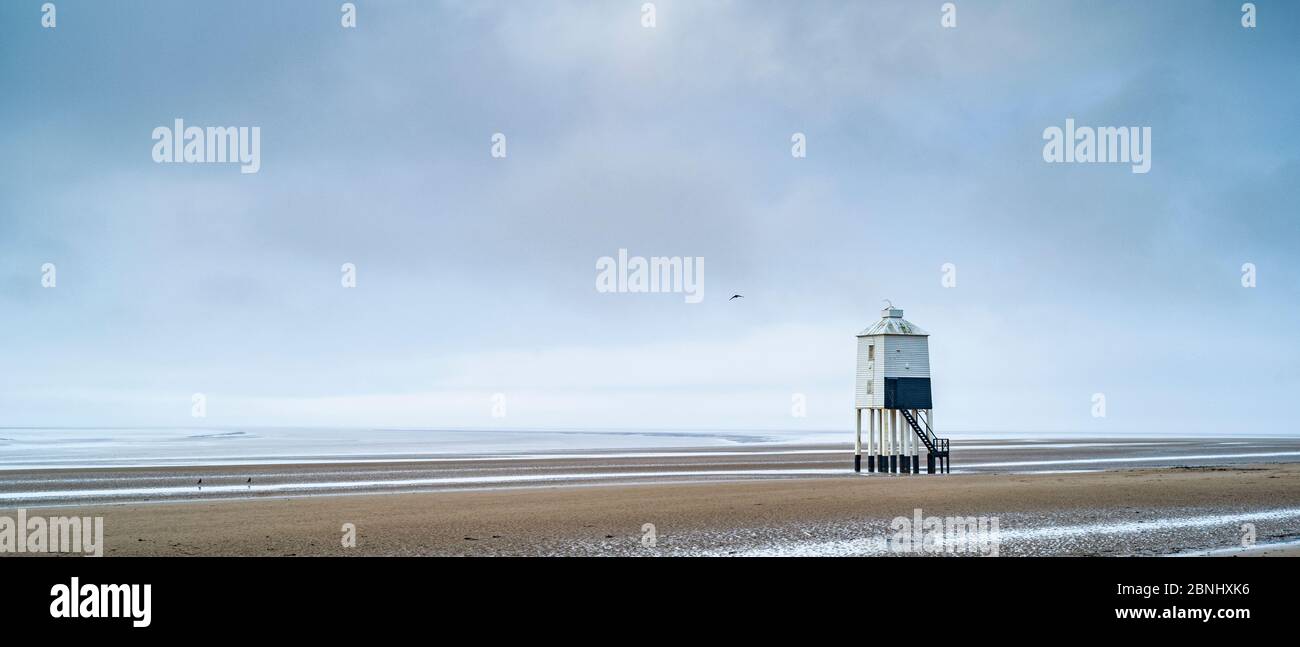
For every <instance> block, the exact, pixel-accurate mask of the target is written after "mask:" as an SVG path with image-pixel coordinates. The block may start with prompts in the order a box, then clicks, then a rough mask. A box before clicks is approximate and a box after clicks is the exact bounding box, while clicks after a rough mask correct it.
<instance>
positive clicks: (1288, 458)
mask: <svg viewBox="0 0 1300 647" xmlns="http://www.w3.org/2000/svg"><path fill="white" fill-rule="evenodd" d="M852 459H853V456H852V449H851V447H850V446H849V445H838V446H835V445H781V444H738V445H736V446H733V447H724V448H719V447H699V448H690V447H685V448H656V449H645V450H620V451H603V452H579V453H561V452H537V453H517V454H496V455H474V454H466V455H442V456H419V455H400V456H389V457H384V458H366V457H362V456H354V457H346V458H342V459H339V460H334V461H330V462H290V463H283V464H263V463H260V462H249V463H244V464H221V465H210V466H203V465H200V466H156V467H147V466H144V467H101V468H63V469H8V470H3V469H0V510H2V509H7V508H18V507H38V506H39V507H53V506H64V505H76V506H82V505H98V504H107V503H122V504H127V503H162V502H184V501H212V500H228V499H257V498H271V497H276V498H283V497H304V496H327V495H344V494H348V495H356V494H371V493H373V494H378V493H389V494H396V493H413V492H438V491H459V490H488V489H515V490H523V489H529V488H538V487H581V486H613V485H643V484H651V483H686V482H709V483H723V482H734V481H758V480H809V479H841V478H844V477H846V476H851V475H852V471H851V469H850V468H851V466H852ZM1275 462H1276V463H1281V462H1300V439H1278V438H1272V439H1268V438H1259V439H1249V438H1246V439H1243V438H1235V439H1193V440H1187V439H1169V438H1163V439H1162V438H1149V439H1140V438H1139V439H1126V440H1115V439H1108V440H1107V439H1074V440H1059V441H1030V440H1019V441H1012V440H997V441H980V440H966V441H954V442H953V461H952V469H953V473H952V474H951V476H952V477H957V476H967V475H973V474H986V473H997V474H1033V473H1045V472H1047V473H1077V472H1087V471H1102V470H1115V469H1128V468H1140V467H1179V466H1193V467H1195V466H1229V465H1242V464H1249V463H1275ZM866 464H867V461H866V460H865V459H864V461H863V465H864V469H865V466H866ZM862 478H877V479H890V478H906V477H902V476H896V475H895V476H886V475H863V476H862ZM918 478H925V476H924V475H922V476H921V477H918ZM200 480H202V483H200Z"/></svg>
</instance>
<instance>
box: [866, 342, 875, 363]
mask: <svg viewBox="0 0 1300 647" xmlns="http://www.w3.org/2000/svg"><path fill="white" fill-rule="evenodd" d="M875 360H876V347H875V346H867V361H868V362H873V361H875Z"/></svg>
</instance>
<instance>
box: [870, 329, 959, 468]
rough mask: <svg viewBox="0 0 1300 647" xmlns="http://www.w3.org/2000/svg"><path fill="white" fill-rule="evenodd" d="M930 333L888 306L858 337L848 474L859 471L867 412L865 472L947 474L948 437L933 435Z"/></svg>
mask: <svg viewBox="0 0 1300 647" xmlns="http://www.w3.org/2000/svg"><path fill="white" fill-rule="evenodd" d="M929 337H930V335H929V333H927V332H925V331H924V330H921V329H920V328H917V327H916V326H915V325H913V324H912V323H910V322H908V321H907V320H905V319H903V311H902V309H900V308H895V307H893V305H892V304H891V305H890V306H889V307H887V308H885V309H884V310H881V311H880V321H878V322H876V323H875V325H872V326H871V327H869V328H867V329H866V330H864V331H862V332H860V333H858V380H857V391H856V392H855V394H854V410H855V412H856V414H857V418H858V435H857V441H856V442H855V443H854V445H853V471H855V472H861V471H862V412H863V410H865V411H866V412H867V471H868V472H876V471H879V472H888V473H903V474H918V473H920V470H921V465H920V448H921V446H924V447H925V450H926V461H925V462H926V472H927V473H929V474H934V473H935V469H936V467H937V468H938V470H939V472H940V473H944V472H947V471H948V439H947V438H939V437H938V436H936V435H935V433H934V407H933V404H932V403H931V399H930V344H929Z"/></svg>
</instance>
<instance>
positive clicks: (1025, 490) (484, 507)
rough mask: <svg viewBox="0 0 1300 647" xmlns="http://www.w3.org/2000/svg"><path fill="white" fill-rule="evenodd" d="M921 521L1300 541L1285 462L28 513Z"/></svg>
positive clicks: (592, 539)
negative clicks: (987, 520) (1250, 529)
mask: <svg viewBox="0 0 1300 647" xmlns="http://www.w3.org/2000/svg"><path fill="white" fill-rule="evenodd" d="M277 469H279V470H282V471H283V470H285V469H289V468H277ZM475 469H482V468H481V467H479V468H475ZM173 476H174V475H173ZM188 476H189V475H187V476H186V477H187V478H188ZM918 508H919V509H921V510H922V512H921V513H920V514H922V515H924V516H927V517H928V516H961V517H969V516H995V517H997V520H998V525H999V529H1000V530H999V532H1000V535H999V537H1000V539H999V544H1000V547H999V550H998V554H1000V555H1130V554H1139V555H1161V554H1172V553H1176V552H1184V551H1191V550H1195V549H1206V550H1208V549H1214V548H1225V547H1232V546H1238V545H1240V542H1241V534H1242V533H1241V526H1242V524H1243V523H1251V524H1254V526H1255V529H1256V537H1257V541H1258V542H1259V543H1260V544H1268V543H1276V542H1281V541H1287V540H1293V539H1296V538H1297V537H1300V464H1276V463H1274V464H1250V465H1234V466H1216V467H1192V468H1172V469H1170V468H1164V469H1151V468H1146V469H1122V470H1115V471H1106V472H1076V473H1055V474H967V475H957V474H954V475H949V476H938V475H936V476H924V475H922V476H906V477H904V476H853V475H851V474H845V475H841V476H825V477H816V478H774V479H762V480H740V481H737V480H717V481H712V482H698V481H696V482H685V483H683V482H670V481H669V482H653V483H643V484H604V485H592V484H565V485H551V486H544V487H536V486H533V487H527V488H494V489H469V490H465V489H461V490H455V489H452V490H443V491H433V492H413V493H395V494H382V495H376V494H353V495H350V496H311V497H267V498H253V499H248V498H245V499H238V500H212V501H189V502H175V503H155V504H116V505H83V506H75V507H59V508H51V509H48V510H43V509H42V508H40V507H37V506H28V513H29V514H42V513H45V514H50V515H90V516H95V515H102V516H103V517H104V519H105V545H106V548H105V554H106V555H109V556H114V555H247V556H257V555H630V556H637V555H876V554H898V553H897V551H894V550H891V547H890V545H889V543H888V539H889V537H890V535H891V534H892V533H891V530H890V526H889V524H890V521H891V520H892V519H894V518H895V517H906V518H913V517H914V516H915V515H916V514H917V513H916V512H915V510H916V509H918ZM4 513H6V511H5V510H3V509H0V514H4ZM347 523H351V524H354V525H355V526H356V529H357V545H356V547H353V548H345V547H344V546H343V545H342V541H341V540H342V537H343V534H344V533H343V525H344V524H347ZM646 524H653V541H651V540H650V539H649V536H650V535H649V532H648V530H649V529H650V526H647V525H646ZM1264 552H1265V554H1267V551H1264ZM1273 552H1274V553H1278V552H1279V551H1273ZM913 553H915V551H913ZM1280 553H1281V554H1291V553H1289V552H1288V551H1285V550H1284V551H1280Z"/></svg>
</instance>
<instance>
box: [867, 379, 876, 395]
mask: <svg viewBox="0 0 1300 647" xmlns="http://www.w3.org/2000/svg"><path fill="white" fill-rule="evenodd" d="M875 392H876V381H875V380H872V381H870V382H867V395H871V394H872V393H875Z"/></svg>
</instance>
